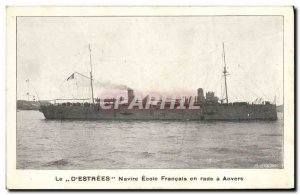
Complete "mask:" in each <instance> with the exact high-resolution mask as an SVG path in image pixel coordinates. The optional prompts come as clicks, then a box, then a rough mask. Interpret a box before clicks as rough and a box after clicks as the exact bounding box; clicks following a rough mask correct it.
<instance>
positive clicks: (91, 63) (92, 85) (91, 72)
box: [89, 44, 94, 104]
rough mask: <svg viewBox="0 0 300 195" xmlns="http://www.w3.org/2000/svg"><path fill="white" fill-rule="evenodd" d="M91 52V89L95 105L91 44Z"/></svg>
mask: <svg viewBox="0 0 300 195" xmlns="http://www.w3.org/2000/svg"><path fill="white" fill-rule="evenodd" d="M89 50H90V65H91V72H90V75H91V89H92V102H93V104H94V89H93V66H92V51H91V45H90V44H89Z"/></svg>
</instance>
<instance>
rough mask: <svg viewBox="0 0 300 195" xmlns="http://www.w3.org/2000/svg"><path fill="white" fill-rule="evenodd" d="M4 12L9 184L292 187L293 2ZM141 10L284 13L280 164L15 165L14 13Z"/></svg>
mask: <svg viewBox="0 0 300 195" xmlns="http://www.w3.org/2000/svg"><path fill="white" fill-rule="evenodd" d="M6 11H7V14H6V17H7V18H6V22H7V24H6V25H7V28H6V52H7V53H6V56H7V58H6V77H7V80H6V145H7V147H6V158H7V159H6V160H7V164H6V181H7V184H6V186H7V188H8V189H287V188H293V187H294V163H295V162H294V146H295V144H294V119H295V117H294V10H293V7H189V6H186V7H158V6H153V7H46V6H44V7H7V10H6ZM99 15H102V16H103V15H105V16H126V15H131V16H140V15H150V16H151V15H162V16H167V15H169V16H171V15H282V16H284V168H283V169H101V170H84V171H83V170H19V169H16V101H15V97H16V17H17V16H99ZM98 175H99V176H110V177H118V176H127V177H135V176H136V177H142V176H143V175H146V176H149V177H150V176H158V177H160V176H162V175H165V176H169V177H187V178H190V177H214V178H216V177H221V178H222V177H223V176H226V177H243V181H231V182H217V181H213V182H200V181H189V182H162V181H160V182H143V181H136V182H119V181H118V180H111V181H109V182H101V181H99V182H79V181H78V182H68V183H67V182H57V181H55V177H63V178H69V177H71V176H98Z"/></svg>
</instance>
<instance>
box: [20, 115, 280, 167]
mask: <svg viewBox="0 0 300 195" xmlns="http://www.w3.org/2000/svg"><path fill="white" fill-rule="evenodd" d="M278 116H279V120H278V121H273V122H264V121H260V122H257V121H253V122H203V121H201V122H194V121H60V120H56V121H55V120H45V118H44V116H43V114H42V113H41V112H38V111H18V112H17V168H18V169H104V168H105V169H107V168H108V169H109V168H111V169H117V168H129V169H135V168H180V169H184V168H198V169H207V168H283V120H282V113H278Z"/></svg>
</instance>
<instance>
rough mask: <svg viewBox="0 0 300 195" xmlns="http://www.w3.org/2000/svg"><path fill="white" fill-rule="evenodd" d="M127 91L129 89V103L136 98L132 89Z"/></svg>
mask: <svg viewBox="0 0 300 195" xmlns="http://www.w3.org/2000/svg"><path fill="white" fill-rule="evenodd" d="M127 91H128V104H130V103H131V102H132V100H133V99H134V93H133V90H132V89H128V90H127Z"/></svg>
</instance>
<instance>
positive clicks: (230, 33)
mask: <svg viewBox="0 0 300 195" xmlns="http://www.w3.org/2000/svg"><path fill="white" fill-rule="evenodd" d="M223 43H224V45H225V53H226V64H227V68H228V72H229V75H228V77H227V85H228V97H229V101H230V102H233V101H248V102H252V101H254V100H255V99H257V98H262V99H263V100H269V101H273V100H274V98H275V96H276V103H277V104H282V102H283V18H282V17H281V16H226V17H224V16H222V17H221V16H217V17H216V16H215V17H212V16H206V17H203V16H202V17H18V21H17V96H18V97H17V98H18V99H27V97H26V93H27V84H28V83H26V79H29V92H30V94H32V95H36V94H38V95H37V96H38V98H39V99H40V100H51V99H56V98H89V97H90V96H91V95H90V92H91V89H90V87H89V81H88V80H87V79H85V78H83V77H81V76H79V75H75V78H76V79H72V80H69V81H66V80H67V78H68V77H69V76H70V75H71V74H72V73H73V72H79V73H81V74H83V75H87V76H89V74H90V73H89V72H90V59H89V55H90V53H89V44H90V47H91V56H92V66H93V76H94V79H96V80H97V81H100V82H96V81H95V82H94V94H95V95H94V96H95V97H99V96H101V97H103V96H107V97H109V96H113V95H115V94H118V93H124V94H126V90H124V89H116V86H121V85H124V86H128V87H130V88H132V89H134V91H135V93H136V94H140V95H147V94H148V93H159V94H162V95H164V94H167V95H171V94H173V95H178V96H182V95H193V96H195V95H196V92H197V89H198V88H203V89H204V92H207V91H214V92H215V93H216V95H217V96H218V97H224V77H222V69H223V66H224V63H223V58H222V53H223V51H222V44H223ZM101 83H102V84H101ZM103 83H106V85H103ZM107 83H108V84H107ZM120 88H121V87H120ZM37 96H36V97H37Z"/></svg>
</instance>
